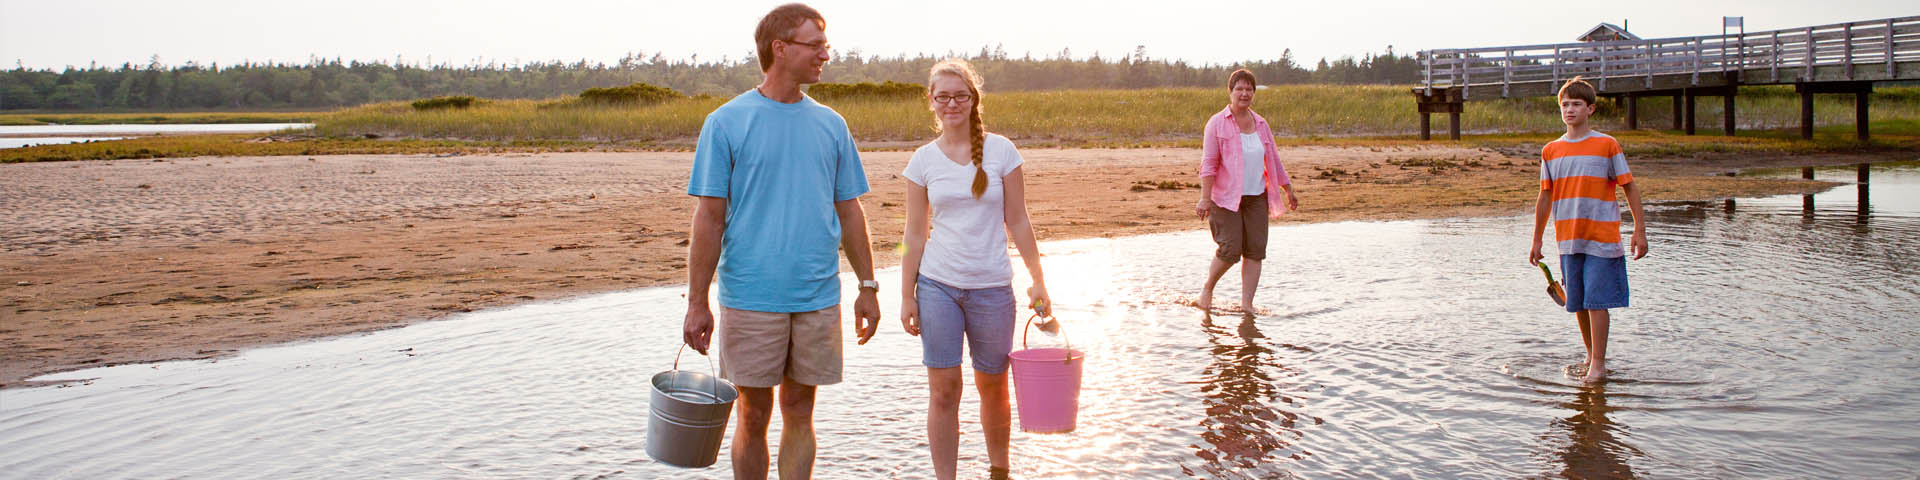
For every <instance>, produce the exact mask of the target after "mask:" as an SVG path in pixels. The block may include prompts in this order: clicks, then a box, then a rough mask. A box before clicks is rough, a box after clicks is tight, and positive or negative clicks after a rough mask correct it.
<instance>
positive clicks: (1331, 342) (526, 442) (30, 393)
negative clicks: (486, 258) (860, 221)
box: [0, 166, 1920, 478]
mask: <svg viewBox="0 0 1920 480" xmlns="http://www.w3.org/2000/svg"><path fill="white" fill-rule="evenodd" d="M1780 174H1781V175H1784V176H1797V172H1781V173H1780ZM1873 175H1874V176H1873V178H1872V183H1871V188H1870V189H1869V190H1867V192H1868V193H1869V194H1870V195H1866V199H1867V200H1868V201H1867V202H1865V203H1861V202H1860V199H1861V198H1862V194H1861V193H1860V192H1861V189H1860V188H1858V187H1859V186H1857V185H1845V186H1841V187H1838V188H1835V189H1833V190H1831V191H1828V192H1826V193H1822V194H1819V195H1814V196H1812V198H1811V200H1812V202H1811V205H1812V208H1807V207H1808V202H1807V200H1808V199H1804V198H1801V197H1800V196H1784V197H1772V198H1764V199H1741V200H1737V201H1735V202H1733V204H1732V208H1731V209H1729V208H1728V207H1729V205H1728V204H1727V203H1725V202H1702V203H1683V204H1666V205H1659V206H1655V207H1654V208H1652V209H1651V211H1650V212H1649V217H1650V220H1651V222H1652V224H1651V228H1650V236H1651V238H1652V244H1653V248H1654V250H1653V254H1652V256H1650V257H1648V258H1647V259H1645V260H1643V261H1636V262H1630V263H1629V267H1628V268H1629V271H1630V272H1631V276H1632V277H1631V278H1632V282H1633V292H1634V294H1633V307H1631V308H1628V309H1625V310H1617V311H1616V315H1615V319H1614V321H1613V328H1612V333H1611V336H1610V342H1609V352H1610V355H1609V362H1608V366H1609V367H1611V368H1612V369H1613V371H1614V372H1613V380H1612V381H1610V382H1609V383H1607V384H1605V385H1603V386H1602V387H1600V388H1583V387H1581V386H1579V385H1578V384H1577V382H1576V381H1574V380H1572V379H1570V378H1568V377H1567V375H1566V374H1565V373H1564V372H1563V370H1564V367H1565V366H1567V365H1569V364H1572V363H1576V362H1578V361H1580V360H1581V358H1582V356H1583V353H1582V350H1581V347H1580V344H1579V336H1578V332H1577V329H1576V328H1575V326H1574V323H1573V321H1572V318H1570V317H1571V315H1569V314H1566V313H1564V312H1563V311H1560V310H1559V309H1558V308H1557V307H1556V306H1555V305H1553V303H1552V302H1550V301H1549V300H1548V299H1547V298H1546V296H1545V294H1544V292H1542V284H1543V281H1542V279H1541V278H1540V275H1539V271H1538V270H1536V269H1533V268H1532V267H1531V266H1529V265H1527V264H1525V262H1524V256H1525V254H1526V237H1525V235H1526V233H1527V232H1528V230H1529V228H1530V226H1529V219H1527V218H1520V217H1513V218H1492V219H1474V220H1438V221H1415V222H1383V223H1337V224H1316V225H1301V226H1286V227H1279V228H1275V229H1274V232H1273V239H1274V240H1273V246H1272V251H1271V257H1270V259H1269V260H1268V261H1267V267H1266V268H1267V273H1266V276H1265V281H1264V283H1263V284H1262V286H1261V290H1260V292H1259V305H1260V307H1261V309H1263V310H1266V311H1265V312H1263V313H1262V314H1261V315H1259V316H1258V317H1257V318H1255V319H1253V320H1250V321H1242V320H1240V319H1239V317H1237V316H1217V317H1214V318H1212V319H1211V320H1208V319H1204V318H1202V316H1201V315H1200V314H1199V313H1198V312H1197V311H1196V310H1193V309H1192V308H1190V307H1185V306H1182V305H1181V304H1180V302H1181V301H1182V300H1183V299H1185V298H1187V297H1188V296H1190V295H1191V294H1192V292H1194V291H1195V290H1197V286H1198V284H1199V282H1200V281H1201V279H1202V278H1201V275H1203V274H1204V272H1203V269H1204V266H1205V262H1206V259H1207V255H1208V254H1209V252H1210V249H1211V246H1210V245H1211V244H1210V241H1209V240H1208V239H1207V236H1206V235H1205V234H1204V233H1203V232H1188V233H1178V234H1165V235H1151V236H1144V237H1133V238H1123V239H1096V240H1081V241H1069V242H1054V243H1048V244H1046V245H1044V246H1043V251H1045V252H1047V253H1048V255H1049V256H1048V257H1047V259H1046V265H1047V268H1048V272H1049V276H1050V277H1052V278H1054V279H1055V280H1054V281H1055V283H1056V285H1053V288H1054V292H1053V294H1054V297H1055V300H1056V301H1055V303H1056V305H1057V308H1058V309H1059V310H1060V312H1059V313H1060V317H1061V318H1062V320H1063V321H1065V322H1066V325H1067V327H1066V328H1067V329H1068V331H1067V334H1068V335H1069V337H1068V338H1069V339H1071V341H1072V342H1073V345H1074V346H1076V347H1077V348H1080V349H1083V350H1085V351H1086V352H1087V357H1086V365H1087V375H1086V379H1085V385H1084V387H1083V393H1082V400H1081V404H1082V406H1081V412H1080V420H1079V426H1078V430H1077V431H1075V432H1073V433H1068V434H1046V435H1041V434H1028V433H1023V432H1015V433H1014V458H1015V465H1016V468H1015V470H1016V473H1017V474H1021V475H1022V476H1023V477H1025V478H1168V477H1174V478H1179V477H1203V478H1287V477H1294V476H1297V477H1304V478H1382V477H1393V478H1514V477H1559V476H1581V477H1593V476H1610V477H1620V478H1625V477H1650V478H1741V477H1763V478H1781V477H1787V478H1806V477H1822V478H1831V477H1860V478H1885V477H1903V478H1910V477H1911V476H1912V472H1913V471H1915V470H1916V469H1920V447H1916V445H1920V432H1916V431H1914V430H1913V429H1912V426H1913V425H1916V424H1920V413H1916V412H1920V373H1916V372H1920V359H1916V354H1915V353H1914V352H1915V351H1916V349H1920V334H1916V333H1915V331H1914V329H1912V328H1911V325H1912V322H1913V320H1914V319H1915V318H1920V249H1916V248H1915V244H1916V241H1920V168H1916V167H1912V166H1907V167H1894V168H1884V169H1880V170H1876V171H1875V172H1874V174H1873ZM1820 176H1821V178H1846V179H1851V178H1852V173H1851V170H1823V171H1822V173H1821V174H1820ZM1237 277H1238V274H1237V273H1233V272H1230V273H1229V274H1228V279H1229V280H1227V281H1225V282H1223V286H1222V288H1221V291H1220V292H1219V296H1218V297H1217V299H1216V302H1220V303H1232V302H1233V300H1232V299H1235V298H1237V295H1238V292H1237V289H1238V288H1237V283H1238V282H1237V281H1235V280H1233V279H1235V278H1237ZM881 278H882V279H883V282H884V283H886V284H889V285H891V284H892V283H893V282H894V281H897V278H898V272H897V271H894V270H889V271H883V273H881ZM1020 283H1021V284H1024V281H1020ZM684 290H685V289H684V287H680V288H658V289H645V290H636V291H629V292H620V293H613V294H606V295H597V296H590V297H582V298H577V299H571V300H565V301H558V302H547V303H538V304H531V305H524V306H518V307H513V308H505V309H498V310H490V311H482V312H475V313H472V314H468V315H463V316H460V317H457V318H455V319H452V320H449V321H438V322H430V323H424V324H418V325H415V326H411V327H407V328H403V329H397V330H389V331H383V332H377V333H373V334H366V335H356V336H348V337H342V338H336V339H329V340H323V341H316V342H309V343H301V344H292V345H286V346H280V347H272V348H262V349H257V350H252V351H249V352H246V353H244V354H242V355H240V356H238V357H235V358H230V359H224V360H219V361H212V362H170V363H161V364H151V365H128V366H120V367H111V368H103V369H94V370H87V371H80V372H70V373H66V374H59V375H53V376H48V377H43V378H41V379H40V380H56V379H91V380H88V381H86V382H84V383H77V384H70V385H68V386H63V387H42V388H30V389H12V390H6V391H0V477H6V478H116V477H138V478H171V477H190V478H223V477H271V478H281V477H300V478H314V477H321V478H332V477H363V476H370V475H369V474H375V473H377V474H382V475H387V476H392V477H399V478H414V477H460V478H527V477H533V478H555V477H581V478H595V477H625V478H727V477H728V476H729V473H728V471H727V468H726V467H725V465H726V462H727V455H726V454H725V453H722V455H721V459H720V464H719V465H718V466H715V467H712V468H708V469H694V470H686V469H679V468H674V467H670V466H665V465H662V464H658V463H655V462H653V461H651V460H650V459H648V458H647V456H646V454H645V442H646V432H645V431H644V428H645V425H646V415H647V405H646V402H647V401H648V388H649V387H648V378H649V377H650V376H651V375H652V374H653V373H656V372H659V371H663V370H666V369H668V368H669V365H670V364H671V363H672V362H673V355H674V354H675V347H677V345H678V342H679V336H680V334H679V327H680V316H681V314H682V312H683V310H682V307H681V306H682V305H683V304H684V300H683V299H681V298H680V296H679V295H680V294H681V293H683V292H684ZM849 290H851V289H849ZM882 291H883V296H882V305H883V306H884V308H885V309H886V310H887V311H886V319H885V320H884V321H883V323H882V333H881V335H880V336H878V337H877V338H875V339H874V340H873V341H872V342H870V343H869V344H867V345H863V346H855V345H851V344H849V345H848V346H847V347H846V352H847V362H848V366H849V368H848V373H849V377H848V381H847V382H846V383H844V384H841V385H836V386H832V387H826V388H823V389H821V402H822V404H821V406H820V408H819V409H818V412H817V413H818V417H819V420H818V422H817V425H818V428H819V430H820V433H821V437H820V448H819V451H820V455H819V459H818V461H817V465H818V469H817V473H819V476H820V477H821V478H926V477H928V476H929V473H928V472H927V471H926V460H925V448H926V446H925V442H924V440H923V439H922V438H921V437H922V433H921V429H922V427H923V425H924V423H923V422H924V420H923V415H924V413H923V412H924V411H925V402H926V396H925V395H926V394H925V389H924V381H925V377H924V369H923V368H921V367H920V366H919V345H918V343H917V342H918V341H917V339H915V338H914V337H910V336H908V335H906V334H904V333H902V332H901V330H900V327H899V322H898V320H897V318H896V316H895V315H894V312H893V308H895V307H896V306H897V305H898V301H897V299H895V298H892V297H890V296H888V295H884V293H891V292H893V291H894V289H893V288H891V287H888V288H883V289H882ZM1032 340H1033V342H1034V345H1033V346H1035V347H1040V346H1052V345H1057V342H1058V341H1059V340H1057V339H1053V338H1046V337H1042V336H1040V334H1038V333H1035V337H1034V338H1033V339H1032ZM1043 344H1044V345H1043ZM681 367H682V368H687V369H694V370H700V369H706V368H707V366H706V363H705V361H704V360H702V359H700V358H699V357H689V359H688V360H683V363H682V364H681ZM966 398H967V399H968V401H967V403H966V405H967V406H966V407H964V409H963V412H962V414H961V418H962V429H963V430H964V431H965V435H964V436H963V439H962V444H961V450H960V451H961V453H962V460H961V462H962V473H963V477H966V476H983V475H984V473H985V469H986V466H985V462H986V460H985V447H984V446H983V444H982V443H981V440H980V435H979V433H978V432H979V429H978V423H977V420H976V419H977V413H976V412H977V409H976V408H975V405H974V403H973V399H974V398H975V397H974V395H973V394H972V393H968V394H967V397H966ZM774 425H775V427H774V430H775V432H774V433H773V436H774V437H773V438H776V439H777V438H778V433H777V431H778V429H779V427H778V425H779V423H778V422H777V421H776V422H774Z"/></svg>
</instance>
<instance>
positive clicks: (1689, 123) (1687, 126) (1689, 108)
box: [1681, 90, 1697, 135]
mask: <svg viewBox="0 0 1920 480" xmlns="http://www.w3.org/2000/svg"><path fill="white" fill-rule="evenodd" d="M1681 96H1682V97H1686V99H1687V100H1686V101H1687V105H1686V111H1685V112H1683V113H1685V114H1686V116H1687V118H1686V120H1684V121H1682V122H1681V123H1682V126H1681V129H1682V130H1685V131H1686V133H1687V135H1693V124H1694V121H1693V102H1694V99H1695V98H1697V97H1695V96H1694V95H1693V91H1692V90H1688V91H1687V93H1684V94H1681Z"/></svg>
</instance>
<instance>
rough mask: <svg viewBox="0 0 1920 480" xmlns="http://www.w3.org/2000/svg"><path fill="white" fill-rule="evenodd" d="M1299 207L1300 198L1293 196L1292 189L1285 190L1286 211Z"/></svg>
mask: <svg viewBox="0 0 1920 480" xmlns="http://www.w3.org/2000/svg"><path fill="white" fill-rule="evenodd" d="M1299 209H1300V198H1299V197H1295V196H1293V191H1292V190H1288V191H1287V211H1289V212H1291V211H1295V210H1299Z"/></svg>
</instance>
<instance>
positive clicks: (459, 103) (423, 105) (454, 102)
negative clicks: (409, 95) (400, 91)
mask: <svg viewBox="0 0 1920 480" xmlns="http://www.w3.org/2000/svg"><path fill="white" fill-rule="evenodd" d="M476 103H480V99H478V98H473V97H470V96H466V95H460V96H453V97H433V98H426V99H420V100H414V101H413V109H414V110H441V109H447V108H467V107H471V106H473V104H476Z"/></svg>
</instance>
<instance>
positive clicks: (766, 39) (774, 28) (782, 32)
mask: <svg viewBox="0 0 1920 480" xmlns="http://www.w3.org/2000/svg"><path fill="white" fill-rule="evenodd" d="M807 20H812V21H813V23H814V25H815V26H818V27H820V31H822V32H824V31H826V30H827V19H826V18H825V17H821V16H820V11H819V10H814V9H813V7H809V6H807V5H806V4H803V3H789V4H786V5H781V6H778V7H773V11H771V12H767V16H765V17H760V26H759V27H757V28H754V29H753V43H754V45H755V46H756V47H758V48H759V50H760V71H762V72H765V71H767V69H768V68H772V67H773V41H774V40H779V41H783V42H791V41H793V29H796V28H800V22H804V21H807Z"/></svg>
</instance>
